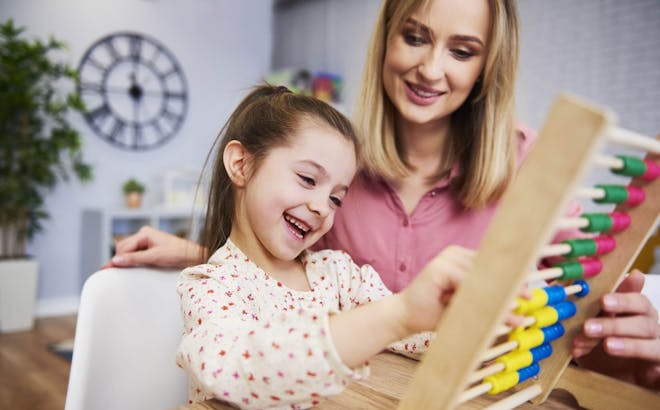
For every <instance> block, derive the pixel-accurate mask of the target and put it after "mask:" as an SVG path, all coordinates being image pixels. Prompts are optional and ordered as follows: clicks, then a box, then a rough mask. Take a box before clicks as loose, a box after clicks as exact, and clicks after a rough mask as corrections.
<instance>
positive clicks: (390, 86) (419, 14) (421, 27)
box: [383, 0, 490, 124]
mask: <svg viewBox="0 0 660 410" xmlns="http://www.w3.org/2000/svg"><path fill="white" fill-rule="evenodd" d="M489 21H490V11H489V6H488V2H487V0H433V1H432V2H430V4H429V6H428V8H421V9H419V10H417V11H416V12H414V13H413V14H412V15H411V16H410V17H409V18H408V19H407V20H406V21H405V22H404V24H403V25H402V27H401V29H400V30H399V31H397V32H394V33H390V34H389V36H388V41H387V49H386V52H385V60H384V63H383V84H384V87H385V91H386V93H387V95H388V97H389V98H390V100H391V102H392V104H393V105H394V106H395V107H396V109H397V118H398V120H399V121H400V123H401V122H403V123H413V124H428V123H431V122H434V121H442V120H445V119H447V118H448V117H449V116H450V115H451V114H452V113H453V112H455V111H456V110H457V109H458V108H459V107H460V106H461V105H462V104H463V103H464V102H465V100H466V99H467V97H468V96H469V94H470V92H471V90H472V88H473V87H474V84H475V83H476V81H477V79H478V77H479V75H480V73H481V71H482V69H483V67H484V63H485V61H486V54H487V48H486V47H487V44H488V33H489V28H490V22H489Z"/></svg>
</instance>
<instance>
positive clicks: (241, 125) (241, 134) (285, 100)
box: [199, 85, 358, 260]
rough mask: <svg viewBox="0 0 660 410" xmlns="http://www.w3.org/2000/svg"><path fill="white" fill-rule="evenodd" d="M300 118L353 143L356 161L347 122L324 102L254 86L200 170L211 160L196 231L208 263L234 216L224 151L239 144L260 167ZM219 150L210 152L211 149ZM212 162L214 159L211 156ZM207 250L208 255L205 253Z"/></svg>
mask: <svg viewBox="0 0 660 410" xmlns="http://www.w3.org/2000/svg"><path fill="white" fill-rule="evenodd" d="M303 120H311V121H315V122H320V123H321V124H324V125H328V126H330V127H332V128H334V129H335V130H337V131H338V132H339V133H340V134H342V135H343V136H345V137H346V138H347V139H348V140H350V141H352V142H353V145H354V146H355V150H356V158H357V148H358V145H357V138H356V136H355V132H354V130H353V127H352V125H351V123H350V121H349V120H348V119H347V118H346V117H344V116H343V115H342V114H341V113H339V112H338V111H337V110H335V109H334V108H332V107H331V106H330V105H328V104H326V103H325V102H323V101H321V100H318V99H316V98H314V97H309V96H304V95H301V94H294V93H292V92H291V91H289V90H288V89H287V88H286V87H283V86H279V87H275V86H271V85H261V86H257V87H255V88H254V89H253V90H252V91H251V92H250V93H249V94H248V95H247V97H245V98H244V99H243V101H241V103H240V104H239V105H238V107H236V109H235V110H234V112H233V113H232V114H231V116H230V117H229V120H228V121H227V123H226V124H225V125H224V127H223V128H222V130H221V131H220V133H219V134H218V136H217V138H216V140H215V142H214V143H213V147H212V148H211V151H210V152H209V157H208V158H207V160H206V163H205V166H204V168H206V167H207V165H208V164H209V163H210V162H211V161H213V168H212V170H211V181H210V184H209V194H208V201H207V208H206V218H205V220H204V226H203V227H202V229H201V232H200V238H199V243H200V245H202V252H204V254H202V255H200V258H201V259H202V260H205V259H207V257H208V256H210V255H211V254H212V253H213V252H214V251H215V250H217V249H218V248H220V247H221V246H222V245H224V243H225V242H226V241H227V238H229V234H230V232H231V226H232V221H233V219H234V214H235V191H234V187H233V184H232V182H231V179H230V178H229V175H228V174H227V171H226V170H225V166H224V163H223V160H222V157H223V155H222V153H223V152H224V150H225V147H226V146H227V144H228V143H229V142H230V141H238V142H240V143H241V144H242V145H243V147H245V149H246V150H247V151H248V152H250V154H251V155H252V158H253V160H254V163H253V164H251V166H252V169H253V170H256V169H257V168H258V167H259V163H260V162H261V160H262V159H263V158H264V157H266V156H267V155H268V153H269V152H270V150H271V149H273V148H276V147H281V146H286V145H287V144H288V143H289V142H290V140H289V138H290V137H291V135H293V134H294V133H295V132H296V131H297V129H298V127H299V126H300V124H301V123H302V121H303ZM216 146H217V149H215V150H214V147H216ZM213 155H215V159H214V160H212V159H211V158H212V156H213ZM206 252H208V253H206Z"/></svg>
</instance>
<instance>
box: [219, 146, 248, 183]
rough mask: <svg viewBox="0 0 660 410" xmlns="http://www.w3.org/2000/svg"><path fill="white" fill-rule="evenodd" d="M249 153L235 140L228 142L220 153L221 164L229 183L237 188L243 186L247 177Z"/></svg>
mask: <svg viewBox="0 0 660 410" xmlns="http://www.w3.org/2000/svg"><path fill="white" fill-rule="evenodd" d="M249 159H250V153H249V152H248V150H246V149H245V147H244V146H243V144H241V143H240V142H238V141H236V140H232V141H229V142H228V143H227V145H226V146H225V150H224V151H223V153H222V163H223V164H224V166H225V170H226V171H227V175H229V179H231V182H232V183H233V184H234V185H236V186H237V187H243V186H245V184H246V182H247V179H248V176H249Z"/></svg>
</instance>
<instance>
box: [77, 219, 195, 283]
mask: <svg viewBox="0 0 660 410" xmlns="http://www.w3.org/2000/svg"><path fill="white" fill-rule="evenodd" d="M192 215H193V214H192V212H191V211H190V210H189V209H153V210H143V209H136V210H133V209H116V210H108V209H83V213H82V224H81V238H82V239H81V257H80V286H81V287H82V285H83V283H85V280H86V279H87V277H88V276H89V275H91V274H92V273H94V272H96V271H97V270H98V269H99V268H100V267H101V266H102V265H104V264H105V263H106V262H108V261H109V260H110V258H111V257H112V256H113V255H114V250H115V240H116V239H120V238H121V237H125V236H128V235H131V234H133V233H135V232H137V231H138V230H139V229H140V228H141V227H142V226H144V225H150V226H153V227H154V228H157V229H160V230H162V231H165V232H169V233H172V234H175V235H177V236H181V237H184V238H187V239H192V240H196V238H197V234H198V229H195V228H194V226H193V221H192Z"/></svg>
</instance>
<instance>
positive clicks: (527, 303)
mask: <svg viewBox="0 0 660 410" xmlns="http://www.w3.org/2000/svg"><path fill="white" fill-rule="evenodd" d="M517 301H518V307H517V308H516V310H515V312H516V313H517V314H519V315H524V314H526V313H530V312H532V311H534V310H536V309H538V308H540V307H543V306H545V305H546V304H547V303H548V294H547V293H546V292H545V291H544V290H543V289H538V288H537V289H532V298H531V299H523V298H518V299H517Z"/></svg>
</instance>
